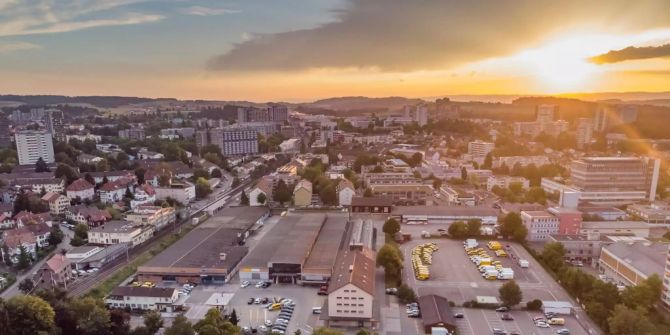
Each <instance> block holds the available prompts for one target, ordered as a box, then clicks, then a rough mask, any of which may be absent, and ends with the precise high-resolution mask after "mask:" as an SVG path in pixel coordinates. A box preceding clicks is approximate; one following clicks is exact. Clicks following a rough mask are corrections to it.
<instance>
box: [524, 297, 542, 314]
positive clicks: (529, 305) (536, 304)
mask: <svg viewBox="0 0 670 335" xmlns="http://www.w3.org/2000/svg"><path fill="white" fill-rule="evenodd" d="M526 309H527V310H529V311H539V310H540V309H542V301H541V300H539V299H534V300H531V301H528V302H526Z"/></svg>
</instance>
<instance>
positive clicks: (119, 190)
mask: <svg viewBox="0 0 670 335" xmlns="http://www.w3.org/2000/svg"><path fill="white" fill-rule="evenodd" d="M134 184H135V178H130V177H122V178H119V179H117V180H115V181H110V182H107V183H106V184H104V185H102V186H100V188H99V189H98V195H99V196H100V202H102V203H103V204H106V203H112V202H117V201H121V200H122V199H123V197H124V196H125V194H126V191H127V190H130V191H131V192H132V191H133V190H132V186H133V185H134Z"/></svg>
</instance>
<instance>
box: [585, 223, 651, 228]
mask: <svg viewBox="0 0 670 335" xmlns="http://www.w3.org/2000/svg"><path fill="white" fill-rule="evenodd" d="M651 227H652V225H650V224H649V223H646V222H642V221H583V222H582V229H622V228H625V229H644V228H651Z"/></svg>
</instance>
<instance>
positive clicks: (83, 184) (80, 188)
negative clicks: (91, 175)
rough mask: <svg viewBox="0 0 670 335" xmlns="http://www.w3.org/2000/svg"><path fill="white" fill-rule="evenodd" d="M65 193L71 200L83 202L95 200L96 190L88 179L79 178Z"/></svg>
mask: <svg viewBox="0 0 670 335" xmlns="http://www.w3.org/2000/svg"><path fill="white" fill-rule="evenodd" d="M65 193H66V194H67V197H68V198H69V199H70V200H73V199H77V198H79V199H81V200H85V199H93V197H94V196H95V188H94V187H93V185H91V183H89V182H88V181H86V179H83V178H79V179H77V180H75V181H73V182H72V184H70V185H69V186H68V187H67V189H66V190H65Z"/></svg>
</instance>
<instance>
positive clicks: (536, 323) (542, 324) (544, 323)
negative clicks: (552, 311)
mask: <svg viewBox="0 0 670 335" xmlns="http://www.w3.org/2000/svg"><path fill="white" fill-rule="evenodd" d="M535 325H536V326H538V327H540V328H549V324H548V323H546V322H543V321H538V322H535Z"/></svg>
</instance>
